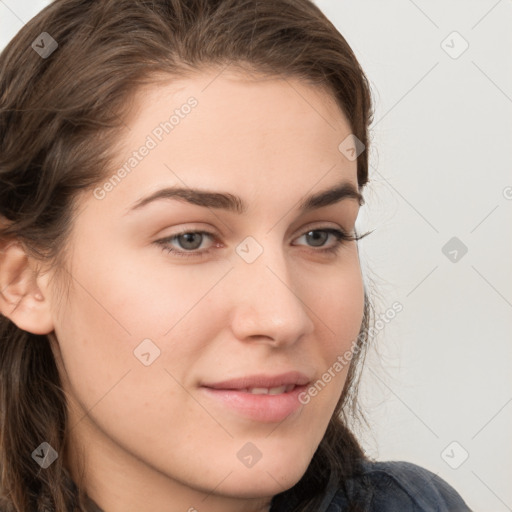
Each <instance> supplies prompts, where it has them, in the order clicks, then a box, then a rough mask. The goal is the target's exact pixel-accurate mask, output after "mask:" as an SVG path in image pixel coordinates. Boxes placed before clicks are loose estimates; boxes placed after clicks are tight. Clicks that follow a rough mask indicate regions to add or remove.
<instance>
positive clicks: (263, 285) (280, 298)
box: [232, 236, 313, 344]
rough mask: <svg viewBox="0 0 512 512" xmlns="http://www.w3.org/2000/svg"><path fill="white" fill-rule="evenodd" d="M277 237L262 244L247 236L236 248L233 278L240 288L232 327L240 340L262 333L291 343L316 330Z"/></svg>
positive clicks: (268, 238)
mask: <svg viewBox="0 0 512 512" xmlns="http://www.w3.org/2000/svg"><path fill="white" fill-rule="evenodd" d="M261 238H262V239H263V237H261ZM278 240H279V238H278V237H277V236H274V237H272V236H267V237H265V238H264V240H263V242H262V243H260V242H259V241H257V240H256V239H255V238H253V237H247V238H246V239H244V240H243V241H242V242H241V243H240V244H239V245H238V246H237V248H236V253H237V256H236V258H235V259H234V265H235V269H234V274H235V275H234V278H235V281H236V286H237V287H238V291H237V293H236V294H235V295H236V297H237V300H236V302H235V303H234V304H233V311H232V315H233V316H232V328H233V331H234V333H235V335H236V336H237V337H238V338H239V339H246V338H248V337H260V336H261V337H265V338H266V339H267V340H271V341H272V343H274V344H291V343H294V342H295V341H296V340H297V339H299V338H300V337H301V336H303V335H304V334H307V333H309V332H311V331H312V330H313V322H312V320H311V318H310V316H309V314H308V310H307V308H306V306H305V305H304V303H303V302H302V300H301V297H300V296H299V295H298V293H299V292H300V290H299V291H297V290H296V288H297V286H296V285H297V283H296V282H294V278H293V274H292V273H291V272H290V266H289V265H290V264H289V262H287V260H286V255H285V254H284V252H283V248H282V243H279V241H278Z"/></svg>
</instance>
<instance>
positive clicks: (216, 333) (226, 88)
mask: <svg viewBox="0 0 512 512" xmlns="http://www.w3.org/2000/svg"><path fill="white" fill-rule="evenodd" d="M215 77H217V78H215ZM212 80H213V82H212ZM208 84H209V85H208ZM207 85H208V87H207V88H206V89H204V88H205V87H206V86H207ZM203 89H204V90H203ZM190 96H194V97H195V98H197V100H198V105H197V107H195V108H194V109H193V110H192V112H191V113H190V114H189V115H188V116H186V117H185V118H184V119H181V120H180V124H179V125H178V126H176V127H175V129H174V130H173V131H172V133H170V134H168V135H166V136H165V138H164V139H163V140H162V142H161V143H159V144H158V146H157V147H156V148H154V149H152V150H151V152H150V153H149V155H148V156H146V157H145V158H144V159H143V160H142V161H141V162H140V163H139V164H138V166H137V167H136V168H134V169H133V170H132V171H131V172H130V173H129V175H127V176H126V177H125V178H124V179H123V180H122V182H121V183H119V184H118V185H116V186H115V188H114V189H113V190H112V191H111V192H109V193H108V194H106V196H105V197H104V198H103V199H101V200H99V199H97V198H96V197H94V195H93V194H92V193H91V192H90V191H89V192H87V194H84V195H82V196H80V197H79V198H78V201H79V203H78V204H79V205H80V209H79V211H78V213H77V215H76V218H75V219H74V225H73V230H72V233H71V237H70V239H69V247H70V248H71V251H70V252H69V256H68V259H67V261H66V267H67V269H68V272H69V273H70V274H71V276H73V279H72V280H71V283H70V288H69V295H68V297H67V300H59V299H61V298H62V295H61V292H60V291H59V288H58V287H57V286H56V285H55V283H54V279H53V277H52V273H51V272H47V273H42V272H41V273H37V272H34V269H37V268H39V267H38V266H37V264H36V263H35V262H34V261H33V260H32V259H31V258H30V257H26V256H25V255H24V252H23V251H22V248H21V247H20V246H19V245H17V244H11V246H10V247H8V249H7V250H6V251H5V254H4V262H3V264H2V266H1V268H2V271H3V274H0V275H1V276H2V284H4V283H8V284H6V286H5V294H4V295H5V297H7V298H8V299H9V300H5V301H3V302H2V313H3V314H4V315H6V316H9V317H10V318H11V319H12V320H13V321H14V322H15V323H16V324H17V325H18V326H19V327H21V328H24V329H27V330H29V331H31V332H37V333H40V334H42V333H44V334H49V337H50V340H51V342H52V347H53V350H54V353H55V357H56V361H57V364H58V368H59V372H60V374H61V378H62V383H63V387H64V389H65V391H66V394H67V398H68V408H69V425H70V440H71V442H70V446H71V450H70V452H69V453H68V454H67V455H66V462H67V464H68V467H69V468H70V470H71V471H72V475H73V477H74V478H76V479H78V470H77V463H78V462H77V461H78V458H77V454H78V452H79V447H82V448H83V451H84V457H85V464H86V472H85V483H86V489H87V492H88V494H89V495H90V496H91V497H92V498H93V499H94V500H95V501H96V503H98V504H99V505H100V506H101V507H102V508H103V509H104V510H108V511H109V512H132V511H133V512H136V511H137V512H139V511H140V510H147V511H152V512H164V511H165V512H178V511H180V512H182V511H193V510H197V511H199V512H203V511H208V512H221V511H222V512H231V511H232V512H245V511H247V512H248V511H251V512H261V511H266V510H268V509H269V504H270V499H271V497H272V496H273V495H275V494H277V493H279V492H281V491H283V490H285V489H288V488H290V487H291V486H293V485H294V484H295V483H296V482H297V481H298V480H299V479H300V477H301V476H302V475H303V474H304V472H305V471H306V468H307V466H308V464H309V462H310V460H311V457H312V455H313V453H314V451H315V449H316V448H317V446H318V444H319V443H320V440H321V439H322V436H323V435H324V432H325V429H326V428H327V424H328V422H329V419H330V417H331V415H332V412H333V410H334V407H335V405H336V403H337V401H338V399H339V397H340V395H341V392H342V389H343V385H344V383H345V379H346V375H347V370H348V368H344V369H343V371H341V372H338V373H337V374H336V377H335V378H334V379H332V380H331V382H330V383H329V384H328V385H327V386H326V387H325V388H324V389H323V390H322V391H321V392H320V393H319V394H318V395H317V396H316V397H314V398H313V399H312V400H311V401H310V403H308V404H307V405H303V406H301V408H300V409H299V410H298V411H297V412H295V413H293V414H291V415H290V416H288V417H287V418H286V419H285V420H284V421H283V422H281V423H265V422H257V421H252V420H250V419H247V418H245V417H242V416H240V415H239V414H238V413H236V412H234V411H232V410H230V409H228V408H227V407H226V406H224V405H221V404H219V403H216V402H214V401H212V400H211V399H210V400H209V399H208V397H205V396H204V394H203V392H202V391H201V389H200V388H199V383H200V382H203V381H204V380H207V381H210V382H212V381H220V380H224V379H227V378H231V377H240V376H244V375H252V374H257V373H267V374H272V375H275V374H278V373H281V372H284V371H287V370H290V369H297V370H299V371H302V372H304V373H306V374H307V375H308V376H310V377H312V379H313V380H316V379H318V378H320V376H321V375H322V373H323V372H325V371H326V370H327V369H328V368H329V367H331V366H332V365H333V363H334V361H336V358H337V357H338V356H339V355H341V354H343V353H344V352H345V351H346V350H348V349H351V344H352V341H353V340H354V339H355V338H356V337H357V335H358V332H359V328H360V325H361V321H362V316H363V298H364V295H363V281H362V276H361V269H360V263H359V255H358V251H357V244H356V242H354V241H345V242H342V245H341V246H340V248H339V250H338V252H337V253H336V254H322V253H321V252H319V249H322V248H325V247H328V246H334V245H335V241H336V239H335V238H334V237H333V236H332V235H331V236H328V237H327V238H326V240H325V241H324V242H323V246H320V247H317V246H315V245H313V244H314V241H313V242H312V241H311V240H310V239H309V238H308V237H307V236H306V233H307V232H309V231H311V230H312V229H313V228H315V229H322V228H323V229H325V228H337V229H343V230H345V231H347V232H348V233H353V230H354V224H355V221H356V217H357V215H358V211H359V204H358V201H357V200H355V199H353V198H346V199H343V200H342V201H340V202H338V203H337V204H334V205H330V206H327V207H323V208H320V209H317V210H313V211H311V212H308V213H306V214H301V213H299V211H298V209H297V204H298V202H299V201H300V200H301V199H302V198H304V197H306V196H309V195H311V194H313V193H316V192H319V191H322V190H325V189H327V188H329V187H332V186H334V185H336V184H338V183H340V182H341V181H349V182H351V183H352V184H353V185H354V187H355V188H356V189H357V176H356V161H350V160H348V159H347V158H345V157H344V156H343V155H342V153H340V151H339V150H338V145H339V144H340V142H341V141H342V140H343V139H345V137H346V136H347V135H349V134H350V133H351V129H350V126H349V123H348V122H347V120H346V118H345V116H344V115H343V113H342V112H341V111H340V109H339V108H338V107H337V105H336V104H335V102H334V99H333V97H331V95H330V94H329V93H328V92H326V91H324V90H322V89H320V88H318V87H313V86H310V85H307V84H305V83H303V82H301V81H299V80H295V79H287V80H284V79H280V78H269V77H266V78H264V79H262V78H261V77H260V78H258V79H256V78H254V77H248V76H246V75H242V74H241V73H230V72H228V71H224V72H223V73H222V74H221V75H218V71H216V72H206V71H204V72H202V73H198V74H197V75H195V76H194V77H190V78H187V79H183V78H182V79H180V80H179V81H177V80H174V81H172V82H169V83H168V84H165V85H163V84H160V85H159V86H158V87H151V88H147V89H144V90H143V91H140V92H139V94H138V95H137V97H136V98H137V101H136V103H135V106H136V108H135V110H134V115H133V116H131V118H130V119H129V120H128V122H127V125H128V127H129V130H124V131H122V132H121V133H120V137H121V139H120V140H121V145H120V147H119V148H118V149H119V151H118V155H117V158H116V165H114V166H113V168H112V169H113V170H114V171H115V170H116V169H118V168H119V167H120V166H121V165H122V164H123V163H124V162H125V161H126V160H127V158H128V157H129V156H130V155H131V153H132V152H133V151H134V150H136V149H137V148H139V147H140V146H141V145H142V144H143V143H144V141H145V139H146V137H147V135H148V134H150V133H151V132H152V130H153V129H154V128H155V126H157V125H158V124H159V123H160V122H162V121H163V120H165V119H167V118H168V117H169V114H167V112H168V111H169V112H172V111H173V110H174V109H175V108H178V107H179V106H180V105H182V104H184V103H186V101H187V98H189V97H190ZM110 175H111V174H109V176H110ZM184 184H185V185H186V186H187V187H193V188H203V189H209V190H215V191H223V192H230V193H232V194H235V195H238V196H239V197H240V198H241V199H242V200H243V201H244V202H245V203H247V205H248V210H247V212H246V213H244V214H238V213H235V212H228V211H224V210H221V209H213V208H205V207H201V206H197V205H192V204H188V203H186V202H184V201H179V200H176V199H168V200H161V201H157V202H154V203H152V204H150V205H147V206H145V207H144V208H141V209H140V210H137V211H134V212H132V213H130V214H128V215H125V212H126V211H127V209H128V208H129V207H130V206H131V205H132V204H134V203H135V202H136V201H137V200H138V199H140V198H141V197H143V196H146V195H148V194H149V193H151V192H153V191H155V190H157V189H159V188H162V187H163V186H169V185H181V186H184ZM185 228H186V229H189V230H206V231H209V232H212V233H214V234H215V235H216V239H214V240H212V239H210V238H208V237H204V238H203V241H202V242H201V245H200V247H199V249H197V250H196V252H197V251H201V250H206V249H210V252H209V254H207V255H206V256H203V257H202V258H200V257H190V258H184V257H179V256H175V255H173V254H170V253H167V252H166V251H164V250H162V247H161V246H160V245H158V244H157V243H155V241H156V240H159V239H163V238H165V237H170V236H171V235H173V234H176V233H178V232H179V231H180V230H181V229H185ZM248 236H251V237H253V238H254V239H255V240H256V241H257V242H258V243H259V245H260V246H261V247H262V248H263V253H262V254H261V255H260V256H259V257H258V258H257V259H256V260H255V261H254V262H253V263H250V264H249V263H247V262H246V261H244V259H242V258H241V257H240V256H239V255H238V254H237V253H236V251H235V248H236V246H237V245H238V244H239V243H240V242H241V241H242V240H244V239H245V238H246V237H248ZM215 242H219V246H217V247H216V246H215V245H214V244H215ZM320 243H321V242H320ZM168 246H171V247H172V248H174V249H175V250H182V251H185V250H186V248H184V247H183V245H180V244H179V241H178V240H175V241H174V242H172V243H171V242H168ZM16 276H18V278H16ZM14 302H16V303H17V307H16V308H14V307H13V306H12V303H14ZM148 338H149V339H151V340H152V342H153V343H154V344H155V345H156V346H157V347H158V348H159V350H160V356H159V357H158V358H157V359H155V360H154V362H153V363H152V364H150V365H149V366H145V365H143V364H142V363H141V362H140V360H139V359H137V357H135V356H134V350H135V349H136V347H137V346H138V345H139V344H140V343H141V341H142V340H144V339H148ZM247 442H251V443H253V444H254V445H255V446H256V447H257V448H258V450H259V451H260V452H261V454H262V456H261V459H260V460H259V461H258V462H257V463H256V464H255V465H254V466H252V467H250V468H248V467H246V466H245V465H244V464H242V463H241V461H240V460H239V458H238V457H237V452H238V451H239V450H240V448H241V447H242V446H244V445H245V444H246V443H247Z"/></svg>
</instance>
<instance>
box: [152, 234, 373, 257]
mask: <svg viewBox="0 0 512 512" xmlns="http://www.w3.org/2000/svg"><path fill="white" fill-rule="evenodd" d="M318 231H320V232H324V233H329V234H331V235H334V237H335V238H336V242H335V244H334V245H333V246H331V247H328V248H324V249H313V252H315V253H320V254H336V253H337V252H338V251H339V250H340V248H341V246H342V245H343V244H344V243H346V242H351V241H357V240H361V238H364V237H365V236H366V235H368V234H369V233H370V232H367V233H364V234H363V235H359V236H353V235H349V234H348V233H346V232H345V231H342V230H340V229H335V228H323V229H309V230H308V231H306V232H305V233H303V234H302V235H301V236H304V235H307V234H308V233H311V232H313V233H315V232H318ZM186 234H202V235H207V236H209V237H211V238H212V239H214V238H215V235H214V234H213V233H210V232H208V231H194V230H185V231H181V232H180V233H176V234H174V235H171V236H169V237H166V238H162V239H160V240H156V241H155V243H156V244H157V245H160V246H161V249H162V250H163V251H165V252H167V253H171V254H173V255H175V256H178V257H180V258H182V257H183V258H194V257H195V258H202V257H203V256H207V255H208V254H209V253H210V252H211V249H206V250H202V251H198V250H197V249H196V250H194V251H180V250H176V249H174V248H171V247H170V246H169V243H170V242H172V241H174V240H176V239H177V238H178V237H180V236H182V235H186ZM310 247H312V246H310Z"/></svg>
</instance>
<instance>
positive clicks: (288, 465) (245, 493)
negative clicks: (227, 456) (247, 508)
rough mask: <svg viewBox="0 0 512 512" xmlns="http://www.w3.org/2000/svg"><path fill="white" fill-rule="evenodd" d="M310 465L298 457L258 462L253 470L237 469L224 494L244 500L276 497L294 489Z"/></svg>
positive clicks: (231, 476)
mask: <svg viewBox="0 0 512 512" xmlns="http://www.w3.org/2000/svg"><path fill="white" fill-rule="evenodd" d="M308 465H309V459H308V460H307V461H304V460H297V457H296V456H295V457H289V458H287V459H281V460H275V461H267V462H266V463H263V459H261V460H260V461H258V463H256V464H255V465H254V466H253V467H251V468H243V467H242V468H237V469H236V470H235V471H233V473H232V474H231V475H230V477H229V478H227V479H226V482H225V486H223V489H222V493H223V494H225V495H232V496H239V497H244V498H262V497H268V496H274V495H275V494H279V493H281V492H283V491H285V490H287V489H290V488H291V487H293V486H294V485H295V484H296V483H297V482H298V481H299V480H300V479H301V478H302V476H303V475H304V473H305V472H306V470H307V468H308Z"/></svg>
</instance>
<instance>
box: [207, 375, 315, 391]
mask: <svg viewBox="0 0 512 512" xmlns="http://www.w3.org/2000/svg"><path fill="white" fill-rule="evenodd" d="M310 380H311V379H309V377H307V376H306V375H305V374H304V373H301V372H297V371H290V372H286V373H280V374H279V375H264V374H258V375H250V376H246V377H238V378H234V379H229V380H223V381H221V382H213V383H203V384H201V385H202V386H204V387H207V388H212V389H230V390H237V389H238V390H241V389H247V388H275V387H278V386H288V385H289V384H295V385H296V386H304V385H306V384H308V383H309V382H310Z"/></svg>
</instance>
